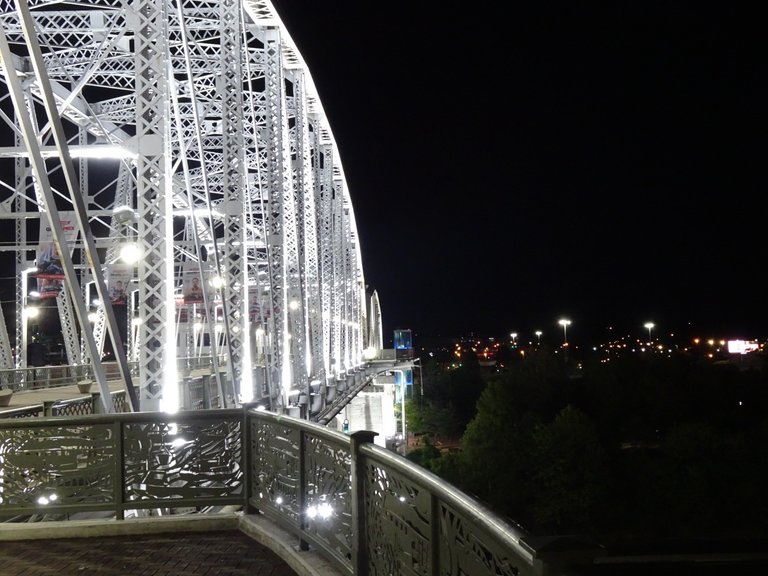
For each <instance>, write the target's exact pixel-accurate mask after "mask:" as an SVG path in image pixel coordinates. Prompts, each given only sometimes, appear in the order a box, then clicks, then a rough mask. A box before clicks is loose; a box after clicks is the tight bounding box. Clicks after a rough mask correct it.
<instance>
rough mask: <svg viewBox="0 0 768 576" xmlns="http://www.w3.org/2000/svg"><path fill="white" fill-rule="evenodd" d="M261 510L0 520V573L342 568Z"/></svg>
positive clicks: (328, 572)
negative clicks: (301, 543) (307, 547)
mask: <svg viewBox="0 0 768 576" xmlns="http://www.w3.org/2000/svg"><path fill="white" fill-rule="evenodd" d="M298 544H299V542H298V539H297V538H296V537H295V536H293V535H291V534H290V533H288V532H286V531H284V530H282V529H281V528H279V527H278V526H277V525H275V524H274V523H272V522H271V521H270V520H268V519H266V518H265V517H264V516H262V515H259V514H249V515H243V514H239V513H236V514H218V515H217V514H212V515H205V514H198V515H190V516H186V517H184V516H176V517H173V516H170V517H162V518H142V519H129V520H113V519H110V520H94V521H67V522H35V523H7V522H6V523H0V576H94V575H99V576H105V575H114V576H246V575H247V576H267V575H268V576H340V574H341V573H340V572H339V571H338V570H336V569H335V568H334V567H333V565H331V564H330V563H329V562H328V561H327V560H325V559H324V558H322V557H321V556H320V555H319V554H318V553H317V552H315V551H313V550H306V551H302V550H300V549H299V546H298Z"/></svg>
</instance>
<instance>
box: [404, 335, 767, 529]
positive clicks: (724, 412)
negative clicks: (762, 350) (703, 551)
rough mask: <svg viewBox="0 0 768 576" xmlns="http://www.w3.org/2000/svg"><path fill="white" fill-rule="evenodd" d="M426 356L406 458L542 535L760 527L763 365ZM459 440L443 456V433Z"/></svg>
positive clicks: (539, 352) (681, 359) (534, 354)
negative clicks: (497, 365) (497, 364)
mask: <svg viewBox="0 0 768 576" xmlns="http://www.w3.org/2000/svg"><path fill="white" fill-rule="evenodd" d="M449 366H450V365H449V363H447V362H442V361H440V359H436V360H433V361H425V362H424V368H423V371H422V375H423V382H422V383H421V388H422V389H423V394H422V393H420V392H421V390H419V389H417V390H416V393H415V394H414V396H413V398H412V399H411V400H410V402H409V404H408V407H407V410H408V413H407V418H408V421H409V428H410V430H411V432H412V433H415V434H417V435H418V436H419V437H420V438H421V444H420V446H419V448H418V449H415V450H412V451H411V452H410V453H409V454H408V458H410V459H411V460H413V461H415V462H417V463H419V464H421V465H422V466H424V467H425V468H427V469H429V470H431V471H433V472H434V473H435V474H437V475H439V476H440V477H442V478H444V479H446V480H447V481H449V482H451V483H452V484H453V485H455V486H457V487H458V488H460V489H461V490H463V491H464V492H466V493H468V494H471V495H473V496H475V497H476V498H478V499H479V500H480V501H483V502H485V503H486V504H487V505H488V506H489V507H491V508H492V509H494V510H495V511H497V512H498V513H499V514H501V515H503V516H506V517H509V518H510V519H512V520H513V521H515V522H516V523H518V524H521V525H522V526H523V527H524V528H526V529H527V530H529V531H530V532H533V533H538V534H551V535H555V534H574V533H578V534H588V535H591V536H593V537H595V538H598V539H599V540H600V541H602V542H605V543H610V542H611V541H613V542H620V541H622V540H626V539H632V540H635V541H636V540H637V539H653V540H659V539H669V538H686V539H688V538H698V537H701V536H703V535H707V536H709V537H711V536H723V537H736V536H752V535H756V534H759V535H765V534H767V533H768V492H767V491H766V488H765V487H766V485H768V450H766V446H768V411H766V407H768V382H766V379H767V378H768V371H766V370H764V369H763V368H762V366H761V365H757V366H753V367H751V368H749V369H743V367H740V366H739V365H738V364H737V363H731V362H712V361H703V360H702V359H698V358H691V357H687V356H685V355H682V354H680V355H676V356H673V357H667V356H662V355H658V356H657V355H633V354H626V355H624V356H621V357H617V358H612V359H611V360H610V361H608V362H606V361H605V358H598V357H595V358H593V359H585V360H582V361H581V362H580V364H579V368H578V369H576V368H575V364H574V363H573V361H572V362H571V363H566V362H564V361H563V357H562V355H558V354H555V353H554V351H553V350H551V349H547V348H544V347H540V348H538V349H536V350H531V351H530V352H529V353H527V354H526V355H525V356H524V357H523V356H518V357H514V356H511V357H509V358H507V361H506V362H504V368H501V369H498V370H497V369H492V370H491V369H487V368H483V367H481V366H479V365H478V364H477V362H474V361H472V359H471V358H470V359H469V360H467V359H464V361H463V363H462V365H461V367H458V368H450V367H449ZM446 438H453V439H457V440H458V444H459V446H460V449H459V450H457V451H441V450H439V449H438V447H437V445H436V444H437V441H438V440H445V439H446Z"/></svg>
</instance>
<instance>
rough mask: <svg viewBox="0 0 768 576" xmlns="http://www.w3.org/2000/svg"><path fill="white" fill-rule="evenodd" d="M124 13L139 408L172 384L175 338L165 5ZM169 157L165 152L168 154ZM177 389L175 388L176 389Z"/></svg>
mask: <svg viewBox="0 0 768 576" xmlns="http://www.w3.org/2000/svg"><path fill="white" fill-rule="evenodd" d="M126 2H130V5H126V14H127V15H128V16H129V17H130V18H131V19H133V18H135V22H134V27H133V28H134V30H135V36H134V43H135V54H134V60H135V67H136V70H135V97H136V142H137V146H138V150H139V155H138V157H137V158H136V186H137V204H138V206H137V215H138V241H139V242H140V243H141V253H142V257H141V260H140V261H139V267H138V272H139V318H140V319H141V324H140V325H139V327H138V333H139V354H140V359H139V366H140V370H141V407H142V410H157V409H159V408H160V398H161V396H162V395H163V385H164V383H165V382H166V380H167V381H168V385H169V392H170V393H171V394H172V395H173V397H172V398H168V399H167V400H168V401H169V402H170V403H171V404H175V402H176V400H177V398H176V395H175V394H173V392H172V391H170V388H171V387H172V386H175V385H176V365H175V351H176V342H175V338H174V323H173V318H174V310H175V304H174V302H173V290H172V278H173V263H174V260H173V246H172V243H171V239H172V237H173V221H172V216H171V215H172V209H171V208H172V207H171V202H170V196H171V190H170V188H171V182H170V178H169V175H168V174H167V167H166V146H168V141H169V135H168V130H169V127H168V120H167V119H168V118H169V115H170V109H169V106H170V105H169V103H170V98H169V97H168V86H167V78H166V74H167V73H168V72H167V66H168V64H167V59H168V55H167V38H168V30H167V28H168V26H167V20H168V15H167V6H166V3H165V2H157V1H156V0H126ZM169 160H170V158H169ZM176 394H178V392H176Z"/></svg>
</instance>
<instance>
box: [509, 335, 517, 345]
mask: <svg viewBox="0 0 768 576" xmlns="http://www.w3.org/2000/svg"><path fill="white" fill-rule="evenodd" d="M509 337H510V338H512V346H514V345H515V340H517V332H512V334H510V335H509Z"/></svg>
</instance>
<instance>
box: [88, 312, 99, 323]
mask: <svg viewBox="0 0 768 576" xmlns="http://www.w3.org/2000/svg"><path fill="white" fill-rule="evenodd" d="M98 319H99V315H98V314H96V312H91V313H90V314H88V322H96V320H98Z"/></svg>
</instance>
